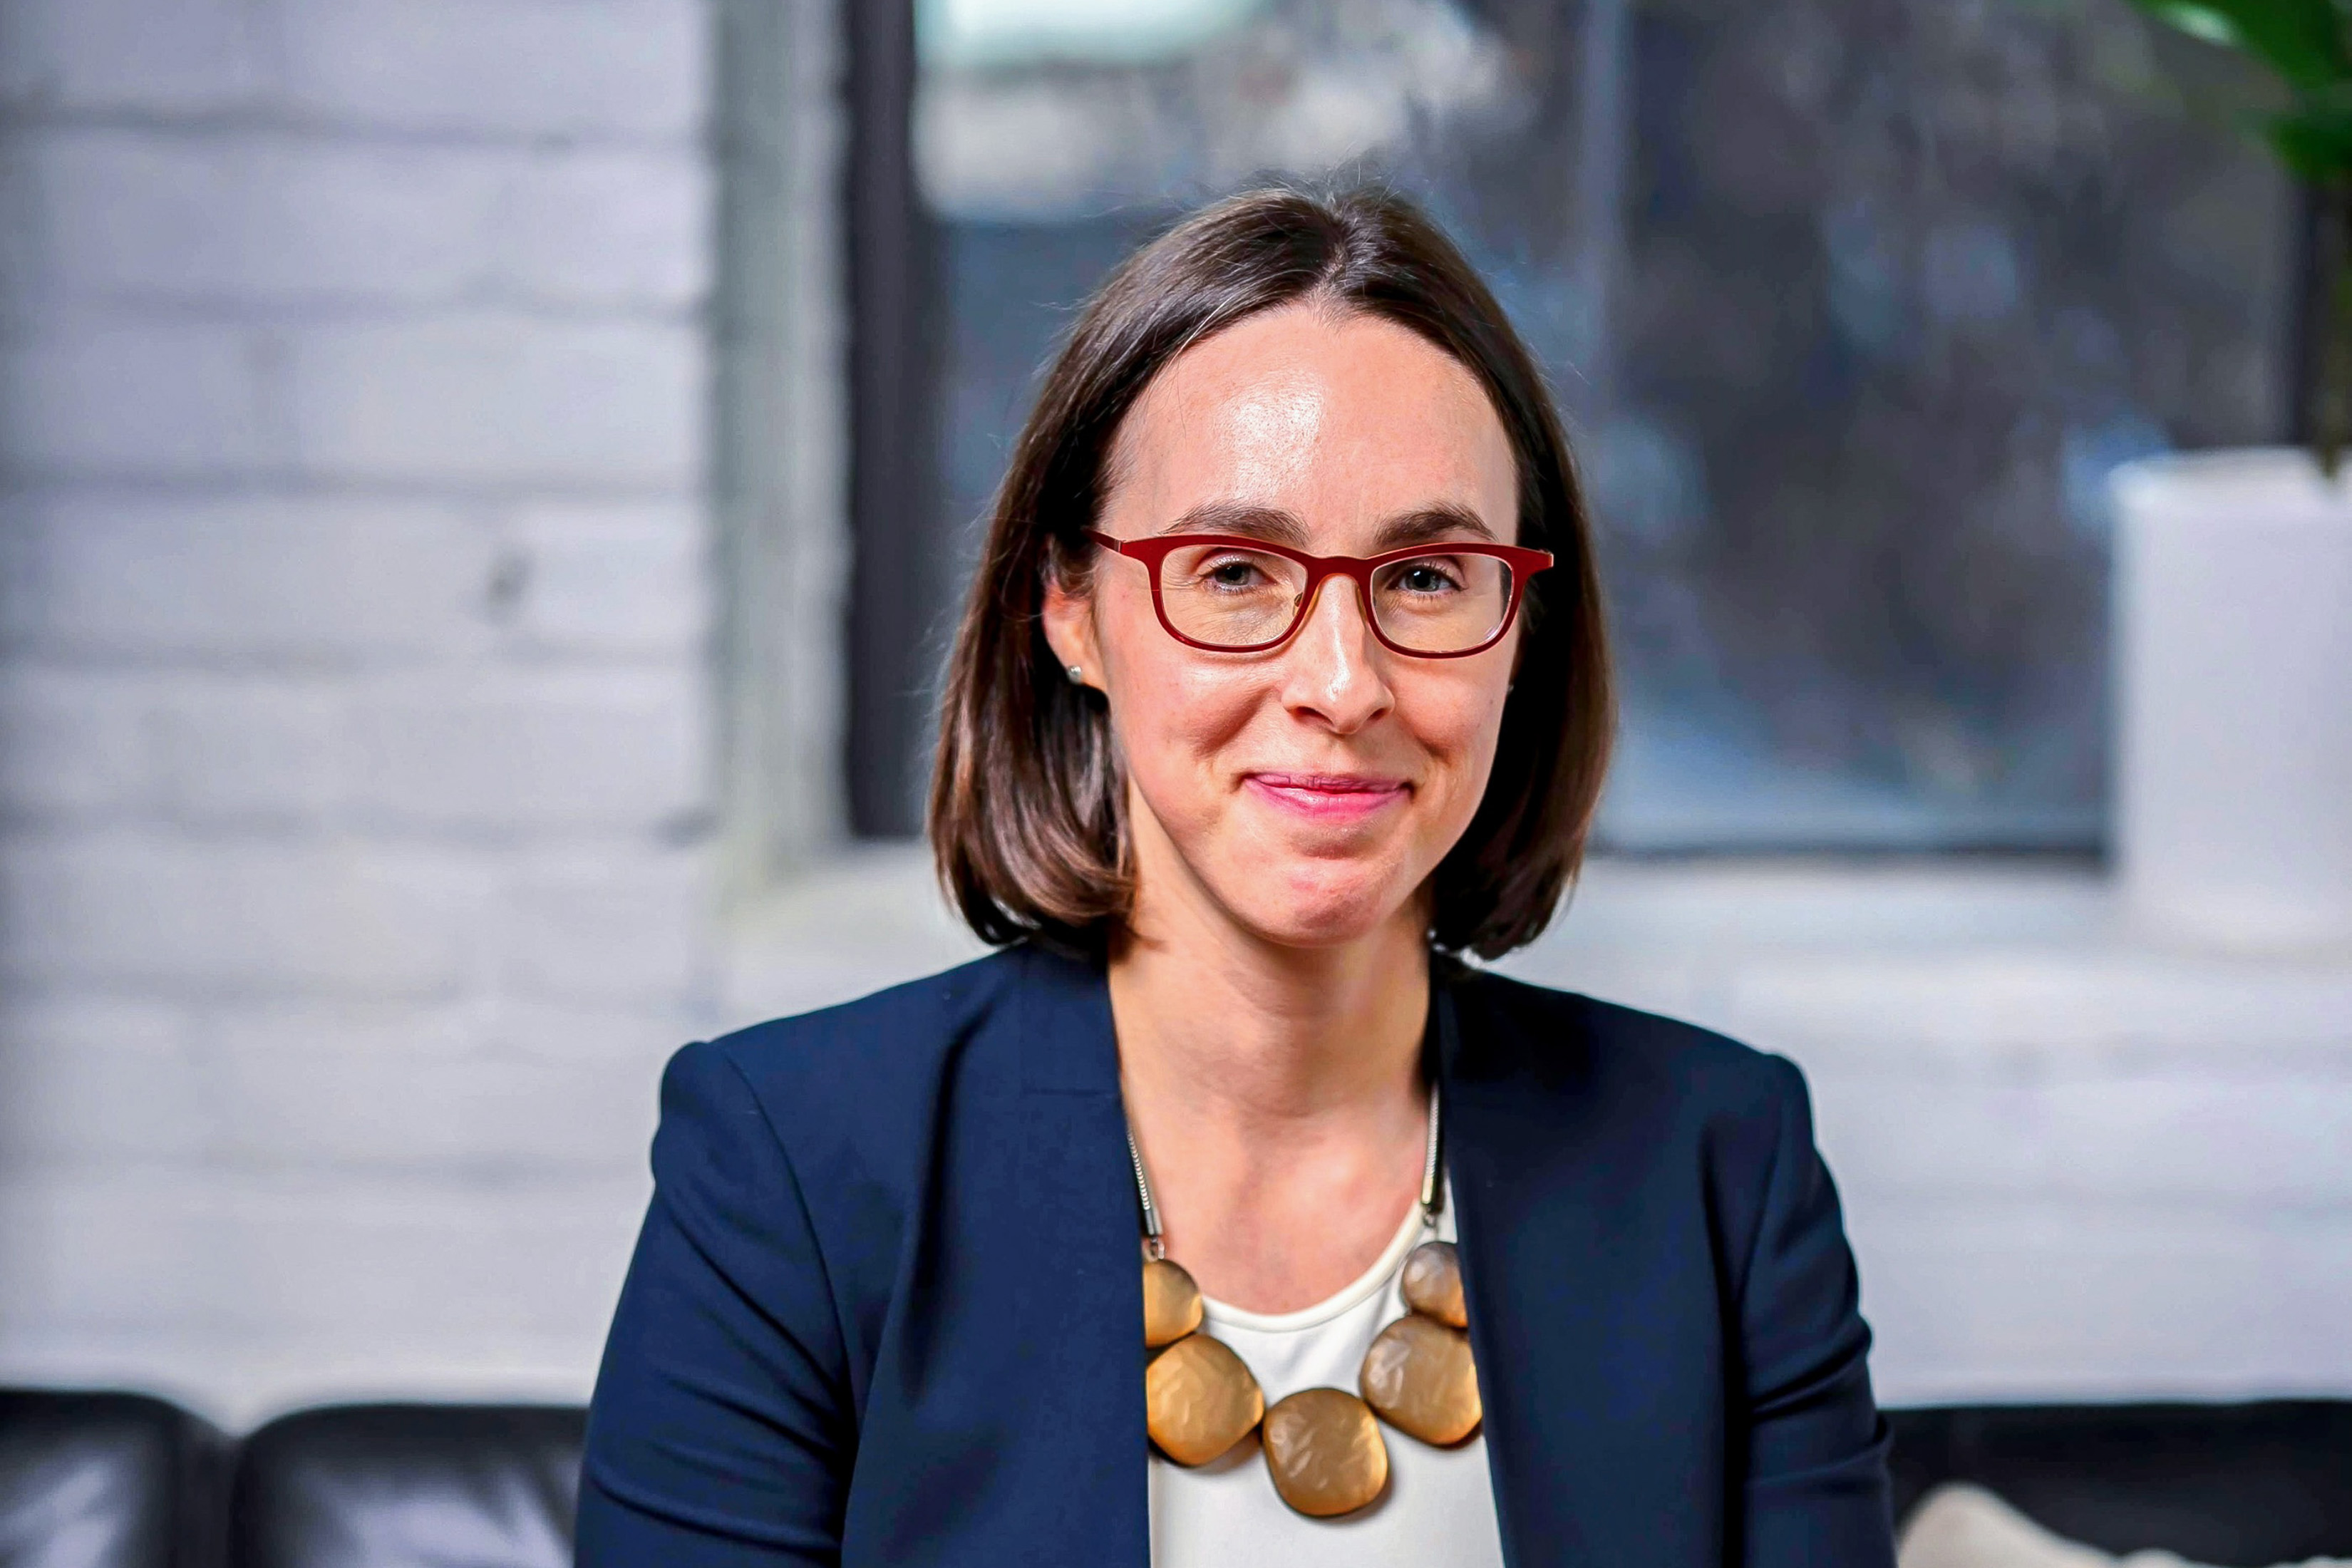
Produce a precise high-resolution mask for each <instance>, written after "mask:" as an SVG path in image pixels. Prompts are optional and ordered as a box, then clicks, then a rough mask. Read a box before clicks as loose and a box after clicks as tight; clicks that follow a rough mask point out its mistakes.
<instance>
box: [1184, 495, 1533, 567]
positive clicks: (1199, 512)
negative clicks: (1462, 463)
mask: <svg viewBox="0 0 2352 1568" xmlns="http://www.w3.org/2000/svg"><path fill="white" fill-rule="evenodd" d="M1160 531H1161V532H1162V533H1237V534H1240V535H1242V536H1243V537H1244V538H1248V539H1263V540H1266V541H1268V542H1272V543H1276V544H1287V545H1289V546H1290V547H1291V548H1292V549H1294V550H1304V549H1306V548H1307V525H1306V524H1305V523H1304V522H1301V521H1299V520H1298V514H1297V513H1296V512H1291V511H1285V510H1282V509H1281V508H1280V507H1270V506H1250V505H1247V504H1245V503H1243V502H1237V501H1208V502H1205V503H1203V504H1202V505H1200V506H1196V507H1194V508H1192V510H1190V511H1187V512H1186V513H1184V515H1183V516H1181V517H1180V518H1178V519H1177V520H1176V521H1174V522H1172V523H1171V524H1169V525H1168V526H1167V527H1166V528H1164V529H1162V530H1160ZM1465 532H1466V533H1472V534H1475V535H1476V536H1477V537H1478V538H1480V539H1482V540H1485V541H1486V542H1488V543H1490V544H1491V543H1494V542H1496V540H1495V531H1494V530H1493V529H1491V528H1489V527H1488V526H1486V520H1485V519H1484V518H1482V517H1480V516H1479V515H1478V514H1477V513H1476V512H1475V511H1472V510H1470V509H1469V508H1468V507H1466V506H1458V505H1455V504H1454V503H1453V502H1451V501H1440V502H1439V503H1438V504H1436V505H1435V506H1426V507H1423V508H1421V509H1419V510H1415V511H1408V512H1400V513H1399V514H1398V515H1396V516H1395V517H1391V518H1390V519H1388V520H1387V521H1384V522H1382V523H1381V526H1380V529H1379V531H1377V532H1376V533H1375V534H1374V536H1373V537H1374V540H1375V542H1376V543H1377V544H1378V546H1379V548H1378V549H1376V550H1375V551H1374V552H1373V553H1374V554H1376V555H1377V554H1381V553H1384V552H1388V551H1391V550H1402V549H1405V548H1407V547H1409V546H1411V545H1415V544H1426V543H1431V542H1435V541H1438V540H1442V539H1444V538H1447V537H1449V536H1451V535H1454V534H1460V533H1465Z"/></svg>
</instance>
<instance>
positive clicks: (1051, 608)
mask: <svg viewBox="0 0 2352 1568" xmlns="http://www.w3.org/2000/svg"><path fill="white" fill-rule="evenodd" d="M1043 619H1044V621H1045V646H1046V647H1050V648H1052V649H1053V650H1054V662H1055V663H1056V664H1058V665H1060V666H1061V667H1062V668H1063V670H1064V671H1065V672H1066V671H1068V670H1069V669H1070V668H1072V667H1073V666H1075V667H1076V668H1078V669H1079V670H1081V671H1083V672H1084V676H1085V683H1086V684H1087V685H1088V686H1091V687H1093V688H1095V689H1097V690H1098V691H1099V690H1100V689H1102V683H1103V666H1102V653H1101V650H1100V647H1099V645H1098V644H1097V642H1096V640H1095V602H1094V597H1093V595H1090V594H1086V593H1079V592H1074V591H1072V590H1071V588H1070V587H1069V586H1068V585H1067V584H1065V583H1064V582H1063V580H1062V574H1060V573H1058V572H1052V571H1049V572H1047V573H1046V574H1045V610H1044V615H1043Z"/></svg>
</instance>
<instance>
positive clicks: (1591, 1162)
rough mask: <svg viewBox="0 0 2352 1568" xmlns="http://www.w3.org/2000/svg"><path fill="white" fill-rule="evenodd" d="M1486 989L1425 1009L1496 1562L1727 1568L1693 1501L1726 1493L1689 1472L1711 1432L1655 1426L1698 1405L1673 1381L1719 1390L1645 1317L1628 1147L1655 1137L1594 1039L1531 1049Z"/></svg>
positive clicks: (1694, 1357)
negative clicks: (1495, 1522) (1608, 1078)
mask: <svg viewBox="0 0 2352 1568" xmlns="http://www.w3.org/2000/svg"><path fill="white" fill-rule="evenodd" d="M1481 991H1482V987H1481V986H1480V985H1479V984H1478V982H1477V981H1476V980H1475V978H1471V979H1464V980H1459V981H1456V982H1454V983H1453V984H1444V985H1441V986H1439V987H1437V988H1436V995H1435V998H1434V1005H1435V1007H1436V1010H1437V1013H1438V1017H1437V1026H1438V1046H1439V1070H1440V1073H1441V1075H1442V1081H1443V1082H1444V1088H1445V1098H1444V1122H1445V1127H1444V1137H1445V1149H1446V1158H1447V1162H1448V1164H1449V1166H1450V1168H1451V1170H1452V1172H1453V1181H1454V1201H1455V1202H1456V1203H1457V1204H1458V1205H1460V1212H1459V1214H1458V1215H1456V1216H1455V1228H1456V1233H1457V1235H1458V1236H1459V1237H1460V1246H1461V1248H1462V1260H1463V1274H1464V1279H1465V1288H1466V1291H1467V1294H1468V1298H1469V1309H1470V1338H1471V1342H1472V1346H1473V1348H1474V1349H1475V1352H1476V1355H1477V1361H1478V1385H1479V1394H1480V1397H1481V1398H1482V1399H1483V1400H1484V1402H1485V1406H1486V1426H1485V1430H1486V1455H1487V1465H1488V1468H1489V1471H1490V1473H1491V1475H1492V1477H1493V1480H1494V1487H1495V1501H1496V1511H1497V1514H1498V1516H1499V1519H1500V1522H1501V1526H1502V1536H1503V1543H1504V1555H1505V1557H1506V1558H1507V1561H1508V1562H1509V1563H1512V1564H1513V1568H1537V1565H1538V1564H1549V1563H1595V1564H1610V1563H1632V1562H1641V1563H1647V1564H1651V1565H1653V1568H1663V1565H1665V1564H1676V1563H1697V1562H1713V1561H1717V1560H1719V1552H1720V1547H1719V1539H1718V1538H1717V1529H1718V1527H1717V1525H1716V1524H1715V1523H1714V1522H1713V1521H1712V1519H1711V1517H1710V1516H1712V1515H1714V1514H1717V1513H1719V1511H1720V1510H1719V1509H1706V1510H1693V1509H1691V1508H1689V1507H1688V1506H1687V1505H1686V1501H1685V1500H1687V1499H1689V1498H1690V1497H1692V1496H1693V1495H1694V1494H1695V1493H1696V1494H1698V1495H1705V1493H1706V1491H1707V1489H1709V1487H1710V1486H1711V1485H1714V1484H1719V1483H1717V1482H1715V1481H1713V1480H1712V1479H1711V1478H1706V1477H1696V1476H1691V1475H1688V1474H1685V1473H1683V1472H1685V1471H1686V1470H1687V1469H1688V1468H1689V1460H1688V1455H1689V1454H1690V1453H1691V1452H1692V1451H1693V1446H1692V1445H1691V1443H1690V1439H1691V1438H1692V1437H1693V1436H1701V1437H1702V1439H1703V1438H1704V1435H1694V1434H1691V1433H1688V1432H1681V1431H1668V1430H1665V1429H1664V1427H1665V1426H1667V1425H1668V1423H1669V1421H1670V1418H1669V1417H1667V1416H1666V1415H1664V1412H1666V1411H1670V1410H1674V1409H1676V1408H1688V1407H1689V1406H1688V1405H1687V1404H1686V1403H1685V1402H1683V1401H1680V1400H1678V1399H1676V1398H1675V1397H1672V1396H1671V1390H1670V1388H1669V1387H1668V1386H1667V1385H1669V1384H1676V1383H1679V1382H1680V1381H1682V1380H1685V1379H1690V1378H1698V1379H1704V1378H1706V1377H1709V1376H1719V1369H1718V1368H1711V1367H1710V1366H1709V1365H1707V1364H1706V1363H1708V1361H1709V1352H1708V1351H1707V1350H1706V1348H1705V1347H1706V1344H1707V1343H1708V1342H1710V1341H1711V1337H1712V1336H1711V1335H1710V1334H1709V1333H1707V1332H1701V1333H1699V1334H1697V1335H1696V1336H1695V1337H1694V1336H1691V1335H1690V1334H1689V1333H1688V1332H1687V1325H1684V1324H1681V1323H1679V1322H1676V1321H1663V1320H1662V1321H1652V1320H1650V1319H1648V1318H1646V1317H1645V1316H1644V1307H1643V1302H1644V1301H1645V1300H1654V1299H1655V1298H1654V1297H1653V1296H1650V1295H1649V1294H1648V1293H1647V1292H1645V1290H1644V1289H1643V1275H1644V1273H1645V1271H1646V1270H1649V1269H1652V1268H1655V1267H1657V1265H1656V1264H1655V1262H1654V1260H1653V1259H1652V1258H1649V1257H1648V1256H1647V1255H1646V1253H1645V1251H1644V1250H1643V1249H1642V1248H1640V1247H1637V1246H1636V1244H1635V1243H1634V1241H1633V1239H1632V1238H1635V1237H1643V1236H1644V1235H1645V1234H1653V1233H1652V1232H1651V1231H1650V1229H1649V1227H1647V1226H1645V1225H1644V1224H1643V1219H1642V1216H1641V1213H1640V1211H1641V1210H1642V1208H1643V1205H1644V1204H1645V1203H1646V1202H1648V1201H1650V1200H1649V1199H1648V1198H1647V1197H1646V1196H1645V1195H1644V1194H1645V1184H1643V1183H1642V1182H1641V1181H1640V1180H1639V1178H1638V1176H1637V1175H1635V1173H1637V1172H1639V1171H1640V1170H1641V1168H1642V1167H1643V1164H1644V1160H1643V1154H1642V1152H1640V1151H1635V1150H1632V1149H1629V1148H1625V1147H1620V1146H1619V1145H1620V1144H1621V1143H1622V1142H1623V1141H1624V1140H1626V1139H1629V1138H1633V1137H1637V1136H1641V1134H1639V1133H1638V1132H1636V1131H1634V1130H1633V1125H1635V1124H1638V1125H1645V1126H1647V1127H1649V1129H1650V1134H1651V1135H1654V1133H1655V1131H1656V1130H1657V1129H1656V1124H1655V1123H1654V1122H1648V1121H1641V1120H1640V1119H1628V1118H1623V1117H1621V1116H1616V1115H1612V1107H1611V1106H1609V1105H1608V1104H1606V1103H1604V1101H1605V1099H1606V1097H1605V1096H1604V1095H1602V1094H1601V1093H1599V1092H1597V1091H1596V1085H1595V1081H1594V1077H1593V1074H1592V1071H1591V1060H1592V1057H1591V1052H1592V1048H1593V1045H1592V1040H1591V1034H1590V1031H1589V1030H1587V1029H1584V1028H1581V1027H1578V1028H1572V1029H1570V1030H1567V1031H1564V1032H1563V1037H1547V1038H1544V1039H1540V1040H1535V1039H1528V1038H1526V1037H1524V1036H1525V1035H1526V1033H1527V1031H1526V1030H1525V1028H1524V1027H1521V1026H1517V1025H1516V1022H1515V1021H1514V1020H1512V1019H1510V1018H1508V1017H1507V1016H1503V1015H1502V1014H1501V1013H1500V1011H1499V1010H1498V1009H1496V1008H1495V1007H1492V1006H1490V1005H1485V1002H1484V999H1483V998H1482V996H1481ZM1578 1016H1579V1018H1581V1015H1580V1014H1579V1015H1578ZM1549 1034H1550V1031H1549V1030H1548V1031H1547V1035H1548V1036H1549ZM1713 1446H1714V1447H1715V1448H1716V1450H1717V1451H1720V1446H1721V1445H1720V1440H1719V1436H1718V1438H1717V1442H1716V1443H1715V1444H1714V1445H1713ZM1696 1447H1697V1451H1700V1452H1705V1451H1706V1449H1707V1447H1708V1445H1707V1444H1706V1442H1705V1441H1704V1440H1702V1441H1701V1442H1700V1443H1699V1444H1698V1445H1696ZM1695 1514H1696V1515H1698V1517H1694V1515H1695ZM1700 1536H1705V1537H1706V1539H1705V1540H1702V1539H1699V1538H1698V1537H1700Z"/></svg>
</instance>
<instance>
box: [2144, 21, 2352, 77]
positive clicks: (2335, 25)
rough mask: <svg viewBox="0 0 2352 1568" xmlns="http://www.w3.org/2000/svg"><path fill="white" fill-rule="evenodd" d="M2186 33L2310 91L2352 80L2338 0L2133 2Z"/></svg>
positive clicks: (2349, 57)
mask: <svg viewBox="0 0 2352 1568" xmlns="http://www.w3.org/2000/svg"><path fill="white" fill-rule="evenodd" d="M2134 3H2135V4H2137V5H2138V6H2139V8H2140V9H2141V10H2143V11H2146V12H2147V13H2148V14H2149V15H2150V16H2155V17H2157V18H2158V20H2160V21H2164V22H2168V23H2170V24H2171V25H2172V26H2176V27H2178V28H2179V29H2180V30H2181V31H2182V32H2184V33H2188V34H2190V35H2191V36H2193V37H2200V38H2203V39H2205V40H2206V41H2207V42H2208V43H2214V44H2220V45H2221V46H2223V47H2227V48H2233V49H2237V50H2239V51H2241V52H2242V53H2244V54H2248V55H2252V57H2254V58H2256V59H2259V60H2261V61H2262V62H2263V64H2265V65H2267V66H2269V67H2270V68H2272V69H2273V70H2274V71H2276V72H2278V73H2279V75H2281V76H2283V77H2284V78H2285V79H2287V81H2288V82H2289V83H2290V84H2292V85H2293V86H2294V87H2295V88H2297V89H2303V90H2305V91H2308V90H2310V89H2315V88H2324V87H2328V86H2331V85H2333V84H2335V83H2336V82H2340V81H2345V80H2347V79H2352V54H2347V49H2346V46H2345V39H2344V32H2345V27H2344V16H2343V13H2342V12H2341V11H2340V10H2339V9H2338V8H2337V4H2336V0H2134Z"/></svg>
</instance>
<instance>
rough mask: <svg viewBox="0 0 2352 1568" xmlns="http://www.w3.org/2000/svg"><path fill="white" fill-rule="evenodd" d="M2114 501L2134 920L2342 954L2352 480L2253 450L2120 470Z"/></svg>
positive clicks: (2119, 732) (2346, 903) (2350, 710)
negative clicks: (2328, 477)
mask: <svg viewBox="0 0 2352 1568" xmlns="http://www.w3.org/2000/svg"><path fill="white" fill-rule="evenodd" d="M2347 468H2352V464H2347ZM2339 478H2340V479H2346V478H2352V476H2346V475H2339ZM2113 494H2114V497H2115V501H2116V581H2115V612H2116V637H2115V646H2114V659H2115V680H2116V773H2115V785H2116V795H2115V802H2116V816H2115V840H2114V847H2115V851H2116V869H2117V872H2118V874H2119V877H2120V879H2121V884H2122V888H2123V891H2124V896H2125V899H2126V904H2127V906H2128V908H2129V909H2130V910H2131V912H2132V914H2133V916H2134V917H2135V919H2136V920H2137V921H2138V922H2140V923H2141V924H2143V925H2144V926H2147V927H2149V928H2153V929H2154V930H2156V931H2162V932H2165V933H2168V934H2169V935H2172V936H2174V937H2185V938H2189V939H2191V940H2196V941H2204V942H2219V943H2222V944H2226V945H2230V946H2255V947H2279V946H2307V945H2326V946H2333V945H2336V944H2338V943H2344V942H2352V482H2339V483H2337V484H2336V485H2332V486H2331V485H2329V484H2327V483H2326V482H2325V481H2323V480H2322V479H2321V478H2320V474H2319V469H2318V466H2317V465H2316V464H2315V462H2313V460H2312V459H2311V458H2309V457H2308V456H2306V455H2305V454H2304V453H2302V452H2300V451H2295V450H2293V449H2287V448H2279V449H2268V448H2265V449H2250V450H2243V451H2228V452H2210V453H2199V454H2193V455H2183V456H2175V457H2165V458H2149V459H2147V460H2145V461H2142V462H2137V463H2130V464H2126V465H2125V466H2124V467H2123V468H2118V469H2117V470H2116V475H2115V479H2114V480H2113Z"/></svg>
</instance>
